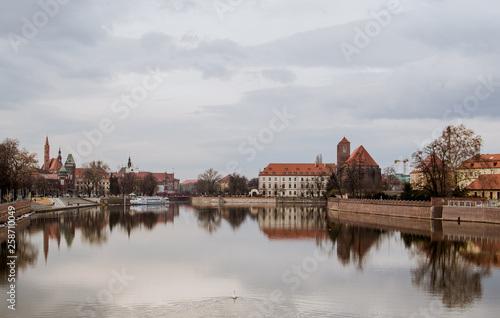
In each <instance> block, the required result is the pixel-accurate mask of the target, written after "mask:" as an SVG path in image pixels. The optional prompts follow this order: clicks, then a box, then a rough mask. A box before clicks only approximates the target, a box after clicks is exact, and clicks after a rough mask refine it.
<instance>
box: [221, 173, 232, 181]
mask: <svg viewBox="0 0 500 318" xmlns="http://www.w3.org/2000/svg"><path fill="white" fill-rule="evenodd" d="M229 178H231V175H230V174H228V175H227V176H225V177H224V178H222V179H221V180H220V182H222V183H227V182H229Z"/></svg>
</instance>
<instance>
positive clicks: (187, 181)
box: [182, 180, 198, 185]
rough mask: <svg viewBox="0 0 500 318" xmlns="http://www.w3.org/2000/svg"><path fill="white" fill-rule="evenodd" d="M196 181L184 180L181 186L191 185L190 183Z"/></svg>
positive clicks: (195, 181)
mask: <svg viewBox="0 0 500 318" xmlns="http://www.w3.org/2000/svg"><path fill="white" fill-rule="evenodd" d="M197 182H198V180H186V181H184V182H183V183H182V185H187V184H192V183H197Z"/></svg>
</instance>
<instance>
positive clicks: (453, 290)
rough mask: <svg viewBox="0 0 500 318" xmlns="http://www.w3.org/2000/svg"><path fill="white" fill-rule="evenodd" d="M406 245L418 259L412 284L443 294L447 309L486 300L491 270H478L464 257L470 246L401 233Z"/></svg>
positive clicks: (430, 291) (433, 292)
mask: <svg viewBox="0 0 500 318" xmlns="http://www.w3.org/2000/svg"><path fill="white" fill-rule="evenodd" d="M401 237H402V239H403V241H404V243H405V246H406V247H407V248H408V249H409V250H410V252H411V254H412V255H413V256H415V257H417V258H418V259H417V263H418V265H417V267H416V268H415V269H413V270H412V272H411V273H412V283H413V284H414V285H415V286H418V287H420V288H423V289H425V290H426V291H428V292H429V293H431V294H438V295H442V302H443V304H444V305H445V306H446V307H447V308H465V307H467V306H470V305H472V304H473V303H474V301H476V300H478V299H481V297H482V284H481V280H482V279H483V277H486V276H489V275H490V273H491V272H490V268H489V267H488V266H486V267H478V266H476V265H475V264H473V263H471V262H470V261H468V260H467V259H466V258H464V257H463V256H462V255H463V252H464V251H465V250H466V249H467V245H468V244H470V243H465V242H452V241H447V240H443V241H432V240H431V239H430V238H427V237H419V236H413V235H408V234H401Z"/></svg>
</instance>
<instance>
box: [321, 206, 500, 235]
mask: <svg viewBox="0 0 500 318" xmlns="http://www.w3.org/2000/svg"><path fill="white" fill-rule="evenodd" d="M328 221H329V222H335V223H341V224H348V225H350V226H359V227H366V228H372V229H378V230H382V231H398V232H401V233H405V234H411V235H419V236H426V237H430V238H431V239H432V240H433V241H441V240H450V241H460V240H470V241H472V242H500V225H499V224H491V223H475V222H461V223H458V222H457V221H456V220H454V221H442V220H430V219H427V220H425V219H415V218H404V217H390V216H382V215H373V214H365V213H351V212H339V211H335V210H328Z"/></svg>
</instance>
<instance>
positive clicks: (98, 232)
mask: <svg viewBox="0 0 500 318" xmlns="http://www.w3.org/2000/svg"><path fill="white" fill-rule="evenodd" d="M349 217H350V218H351V219H347V218H344V217H342V215H339V217H337V218H327V215H326V211H325V209H323V208H320V207H307V206H278V207H261V208H236V207H216V208H212V207H209V208H193V207H190V206H184V205H183V206H179V205H175V204H172V205H170V206H165V207H140V208H127V209H125V210H124V209H123V208H109V209H108V208H92V209H82V210H75V211H65V212H58V213H48V214H39V215H34V216H33V217H32V218H31V224H30V225H29V226H27V227H26V228H24V229H22V230H20V231H19V232H18V235H17V245H18V248H17V256H18V259H17V261H18V268H19V269H20V270H19V271H18V275H23V272H24V271H26V269H29V268H42V269H48V268H50V269H51V270H53V272H56V274H53V272H52V271H48V273H49V274H52V275H59V274H57V270H58V269H59V268H63V269H64V267H65V266H67V267H66V268H71V269H72V268H74V267H78V266H79V264H77V260H78V256H81V255H86V256H94V253H99V251H101V252H102V253H101V254H99V255H101V256H102V255H106V256H105V258H107V257H108V256H107V253H109V254H110V255H114V256H109V260H108V259H102V260H99V261H96V260H91V261H93V262H94V263H92V264H93V265H95V266H93V267H94V268H97V267H99V266H104V265H105V264H106V263H107V262H108V261H109V262H113V261H114V260H113V257H116V259H119V260H120V261H117V264H119V265H116V266H118V268H121V266H122V265H123V264H126V265H127V266H130V268H129V267H127V271H130V272H131V273H132V275H137V276H138V277H140V278H141V279H137V281H136V282H137V284H139V286H134V287H131V288H130V291H129V290H127V292H130V293H131V295H130V296H127V297H130V298H129V299H136V298H137V297H139V298H140V297H141V294H139V292H138V294H133V293H134V292H135V291H136V288H137V290H141V291H143V292H144V291H145V290H154V291H155V294H154V295H149V296H151V297H153V298H154V297H160V296H158V295H162V293H166V292H165V291H164V289H165V288H164V285H163V284H161V285H160V284H158V280H161V279H163V281H162V283H168V284H169V285H168V286H174V287H172V288H173V289H174V290H176V291H183V290H184V291H185V289H186V288H189V286H190V285H189V282H193V283H192V284H194V285H192V286H196V289H197V291H196V292H199V295H202V296H200V297H204V296H205V295H206V294H211V293H212V292H213V289H217V288H220V289H223V290H225V289H227V288H229V289H228V291H227V292H228V298H230V297H229V296H230V295H229V293H231V294H232V291H233V284H234V283H235V281H236V282H237V283H241V285H240V286H237V287H235V288H236V289H237V291H238V293H239V292H240V290H242V289H243V290H244V289H245V288H247V287H246V286H247V284H249V285H251V284H254V285H256V286H257V287H254V293H255V294H256V296H255V298H254V299H250V298H248V296H247V298H245V296H243V297H241V299H240V298H238V301H237V302H236V303H233V304H232V305H235V306H243V305H246V306H248V305H250V304H253V303H252V301H254V300H255V299H258V300H259V301H262V297H265V296H266V297H267V296H268V295H269V294H270V293H271V292H272V291H273V290H274V289H276V288H278V289H280V290H283V291H284V292H285V293H287V294H286V298H287V299H288V300H290V302H292V301H296V302H295V303H280V304H279V306H278V307H276V308H279V313H281V314H280V315H278V316H290V315H289V312H287V311H286V310H287V308H288V309H289V310H292V309H290V308H293V309H296V308H300V306H306V307H307V306H314V304H321V306H324V308H329V310H331V309H332V307H329V306H330V305H331V304H330V303H329V301H330V300H328V301H327V300H324V298H323V297H326V296H325V295H332V294H336V297H340V298H339V299H337V300H336V301H337V302H336V304H337V305H338V304H340V303H343V302H345V301H347V302H348V303H356V302H357V301H356V300H355V299H354V298H356V297H355V296H353V295H356V294H357V292H358V291H356V288H361V289H368V290H370V289H377V292H378V288H379V286H378V285H377V286H375V287H374V286H366V285H362V284H364V283H365V284H373V282H374V281H375V279H378V278H379V277H383V278H384V279H389V280H390V279H394V277H397V278H398V279H399V281H397V282H396V284H397V285H396V288H400V287H401V286H404V287H401V288H402V290H406V291H408V290H410V291H414V292H415V293H416V294H417V295H418V294H419V293H421V294H424V295H431V296H432V297H435V296H438V297H439V298H440V299H441V301H442V304H443V305H444V306H445V307H446V308H449V309H454V310H455V309H457V308H458V309H461V310H468V309H470V308H471V307H473V305H475V304H477V303H480V302H481V301H482V299H483V298H485V297H486V294H485V283H484V281H485V280H486V279H487V278H491V277H492V276H494V275H493V273H494V271H495V270H496V268H498V267H500V266H499V265H500V264H499V260H498V257H499V256H500V243H498V242H497V241H495V240H491V239H490V240H488V238H484V237H478V238H474V237H470V239H467V240H452V239H448V238H449V237H454V235H455V236H460V235H462V233H460V232H446V231H444V232H446V233H445V234H446V235H444V234H443V233H440V235H435V233H434V234H433V232H432V231H431V230H429V235H417V234H415V232H416V233H423V232H424V233H425V231H424V227H425V226H427V227H428V228H429V229H433V230H434V231H436V229H438V230H439V231H441V232H443V229H445V230H446V229H447V228H454V227H453V226H447V225H443V224H439V225H437V224H434V223H432V224H431V223H429V222H428V223H427V224H424V223H425V222H424V223H423V224H420V223H419V224H416V223H411V224H407V225H405V224H401V229H402V230H399V231H398V230H397V229H398V227H394V224H396V223H397V224H398V225H400V223H401V222H404V221H402V220H397V222H396V221H395V222H393V223H391V222H392V221H391V220H388V219H384V218H375V219H369V220H368V219H363V218H361V217H359V218H356V216H352V215H350V216H349ZM368 221H369V222H368ZM411 222H415V220H412V221H411ZM159 224H169V225H171V226H168V227H167V228H166V229H163V227H160V226H158V225H159ZM388 224H391V226H392V227H389V226H388ZM411 229H416V230H413V232H412V230H411ZM498 229H499V230H500V227H499V228H498ZM490 230H491V231H492V233H493V232H494V230H495V228H491V229H490ZM454 231H455V230H454ZM456 231H460V229H458V230H456ZM467 233H472V231H470V229H469V230H468V232H467ZM120 237H123V238H124V239H123V240H120V239H116V238H120ZM127 237H128V240H127ZM131 237H134V238H137V239H133V240H131ZM123 242H125V244H122V243H123ZM131 242H132V244H130V243H131ZM79 243H81V244H79ZM394 243H396V244H394ZM389 244H393V247H392V248H393V250H390V251H389V252H387V251H385V252H387V253H388V254H390V253H395V256H394V255H392V254H391V255H389V256H390V257H393V258H398V264H399V266H401V268H402V270H401V271H400V272H399V273H397V275H400V276H397V275H395V273H393V272H391V271H385V272H383V273H382V274H381V273H380V272H376V271H375V272H374V267H373V264H374V263H376V262H379V264H380V263H383V262H384V261H385V259H384V258H388V257H389V256H388V255H381V251H380V250H381V249H382V250H384V249H385V248H386V247H387V245H389ZM64 245H66V246H67V247H68V250H69V248H71V247H72V246H74V247H73V249H72V250H71V251H68V252H67V253H61V252H59V253H52V254H51V251H52V250H59V249H60V248H61V246H64ZM88 246H99V247H100V248H99V249H90V248H86V247H88ZM132 246H133V247H132ZM315 246H316V247H318V246H319V247H321V249H320V250H321V251H325V250H326V252H327V253H328V256H329V258H328V257H325V260H324V261H321V262H319V261H318V262H315V263H310V261H311V260H313V258H312V257H313V256H314V247H315ZM113 248H115V250H114V251H113V250H112V249H113ZM51 249H52V250H51ZM42 250H43V251H42ZM82 250H84V253H83V254H80V255H79V254H78V252H79V251H82ZM158 251H161V253H159V252H158ZM0 252H1V255H0V276H1V277H2V280H1V282H2V285H4V284H5V282H6V278H7V275H8V271H7V270H8V269H7V268H6V264H7V259H6V256H7V244H6V242H5V241H4V242H1V243H0ZM42 252H43V255H42ZM71 253H74V255H69V254H71ZM121 253H122V254H121ZM123 253H126V254H127V255H126V256H127V257H124V256H123ZM60 254H64V256H69V257H67V258H65V259H64V261H65V262H67V263H65V264H62V263H61V264H58V262H61V255H60ZM128 254H130V255H128ZM322 255H325V254H322ZM408 256H410V258H409V257H408ZM42 257H43V258H42ZM51 257H52V259H53V261H52V262H49V263H48V264H47V260H48V259H49V258H51ZM72 258H74V259H75V260H73V259H72ZM44 260H45V264H44ZM381 260H382V261H381ZM37 261H38V262H39V263H40V264H37ZM308 261H309V263H308ZM72 262H73V263H72ZM122 262H126V263H122ZM304 262H305V263H304ZM296 264H299V265H301V266H302V267H303V268H305V267H304V264H305V265H308V266H309V267H308V268H313V269H314V270H311V271H310V272H308V273H307V275H308V279H303V280H301V287H300V288H299V289H297V290H293V291H290V290H291V289H290V286H289V285H288V284H287V283H286V282H284V281H283V280H282V277H283V276H282V274H283V273H284V272H285V271H287V270H289V271H290V270H292V269H294V268H295V267H294V266H295V265H296ZM311 264H313V265H314V266H312V265H311ZM401 264H403V265H401ZM43 265H45V266H43ZM110 266H115V264H113V265H110ZM136 268H141V269H142V268H147V270H148V272H147V273H142V272H134V269H136ZM352 269H354V270H352ZM35 272H36V271H35ZM352 272H355V273H356V274H352ZM28 273H29V271H28ZM44 273H47V272H44ZM159 273H161V275H158V274H159ZM228 273H230V274H228ZM61 275H62V274H61ZM142 275H144V276H142ZM167 275H171V276H167ZM370 275H371V276H370ZM383 275H385V276H383ZM89 276H90V275H89ZM63 277H64V279H69V280H71V279H72V278H71V274H70V276H68V277H69V278H68V277H65V276H63ZM165 277H168V278H165ZM288 277H290V275H289V276H288ZM309 277H310V278H309ZM374 277H376V278H374ZM493 278H494V277H493ZM31 279H33V276H32V277H31ZM343 280H346V281H348V283H347V285H341V284H342V282H343ZM142 281H149V284H150V285H146V283H143V284H144V285H140V284H142ZM186 281H187V282H188V283H187V287H186ZM351 281H353V286H354V287H345V286H348V285H350V284H351ZM365 281H366V282H365ZM336 284H340V285H336ZM75 286H77V284H76V283H75ZM192 286H191V287H192ZM311 286H312V287H311ZM336 286H342V288H344V289H345V288H351V290H346V291H344V290H342V291H340V292H339V291H338V288H340V287H336ZM77 287H78V286H77ZM406 287H408V288H407V289H404V288H406ZM44 288H49V289H50V287H46V286H45V287H44ZM75 288H76V287H75ZM100 288H102V286H98V287H96V289H95V291H93V292H90V296H93V295H94V294H96V293H97V292H98V291H99V290H100ZM308 288H309V289H308ZM384 288H386V287H384V286H380V289H381V291H380V292H381V293H383V292H384ZM392 288H394V286H392ZM255 290H257V291H258V292H260V294H259V293H257V292H255ZM353 290H354V291H353ZM176 291H174V292H172V293H176ZM38 292H40V290H39V291H38ZM247 292H248V290H247ZM292 292H293V293H297V295H298V296H297V297H295V294H293V293H292ZM301 292H302V293H303V294H300V293H301ZM344 292H345V293H346V296H345V297H352V298H353V299H354V300H353V299H342V294H343V293H344ZM385 292H388V290H385ZM169 293H170V292H169ZM189 293H191V291H189ZM349 293H350V295H349ZM388 294H390V291H389V292H388ZM167 295H168V296H166V297H171V298H173V296H171V294H168V293H167ZM149 296H144V299H146V298H148V297H149ZM365 296H366V294H365ZM78 299H79V298H78ZM144 299H143V298H141V301H142V302H147V299H146V300H144ZM296 299H300V300H296ZM305 299H307V301H308V302H306V300H305ZM198 300H199V299H198ZM78 301H79V300H78ZM213 302H215V303H217V304H218V305H216V306H221V307H223V306H225V305H226V303H225V302H224V301H223V300H222V301H221V300H220V299H219V298H214V299H212V298H210V301H209V302H208V303H209V304H210V306H212V305H213ZM231 302H232V300H231ZM334 303H335V302H332V304H334ZM158 304H159V305H158ZM242 304H243V305H242ZM156 305H158V306H161V305H162V303H161V301H159V302H157V303H156ZM265 305H266V306H267V305H269V304H268V303H265ZM274 305H276V304H274ZM179 306H180V308H182V310H181V309H180V311H184V310H185V305H184V302H183V301H181V302H180V305H179ZM252 306H253V305H252ZM332 306H333V305H332ZM418 306H426V304H425V303H423V304H422V303H420V304H419V305H418ZM231 308H233V309H234V308H239V307H231ZM248 308H250V307H248ZM252 308H253V307H252ZM108 309H109V308H108ZM307 309H308V310H309V312H314V310H315V308H307ZM113 310H114V309H113ZM116 310H123V308H117V309H116ZM193 310H194V311H193V312H194V313H193V316H200V315H202V314H203V312H201V313H200V312H199V311H196V309H193ZM205 310H208V308H205ZM248 310H251V309H248ZM111 311H112V310H111ZM325 312H327V311H318V316H325ZM0 313H1V311H0ZM247 313H248V312H247ZM285 313H286V314H285ZM353 313H355V314H353V315H354V316H363V313H364V312H361V314H360V312H359V311H355V310H354V311H353ZM410 315H411V313H410ZM364 316H366V315H364Z"/></svg>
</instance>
